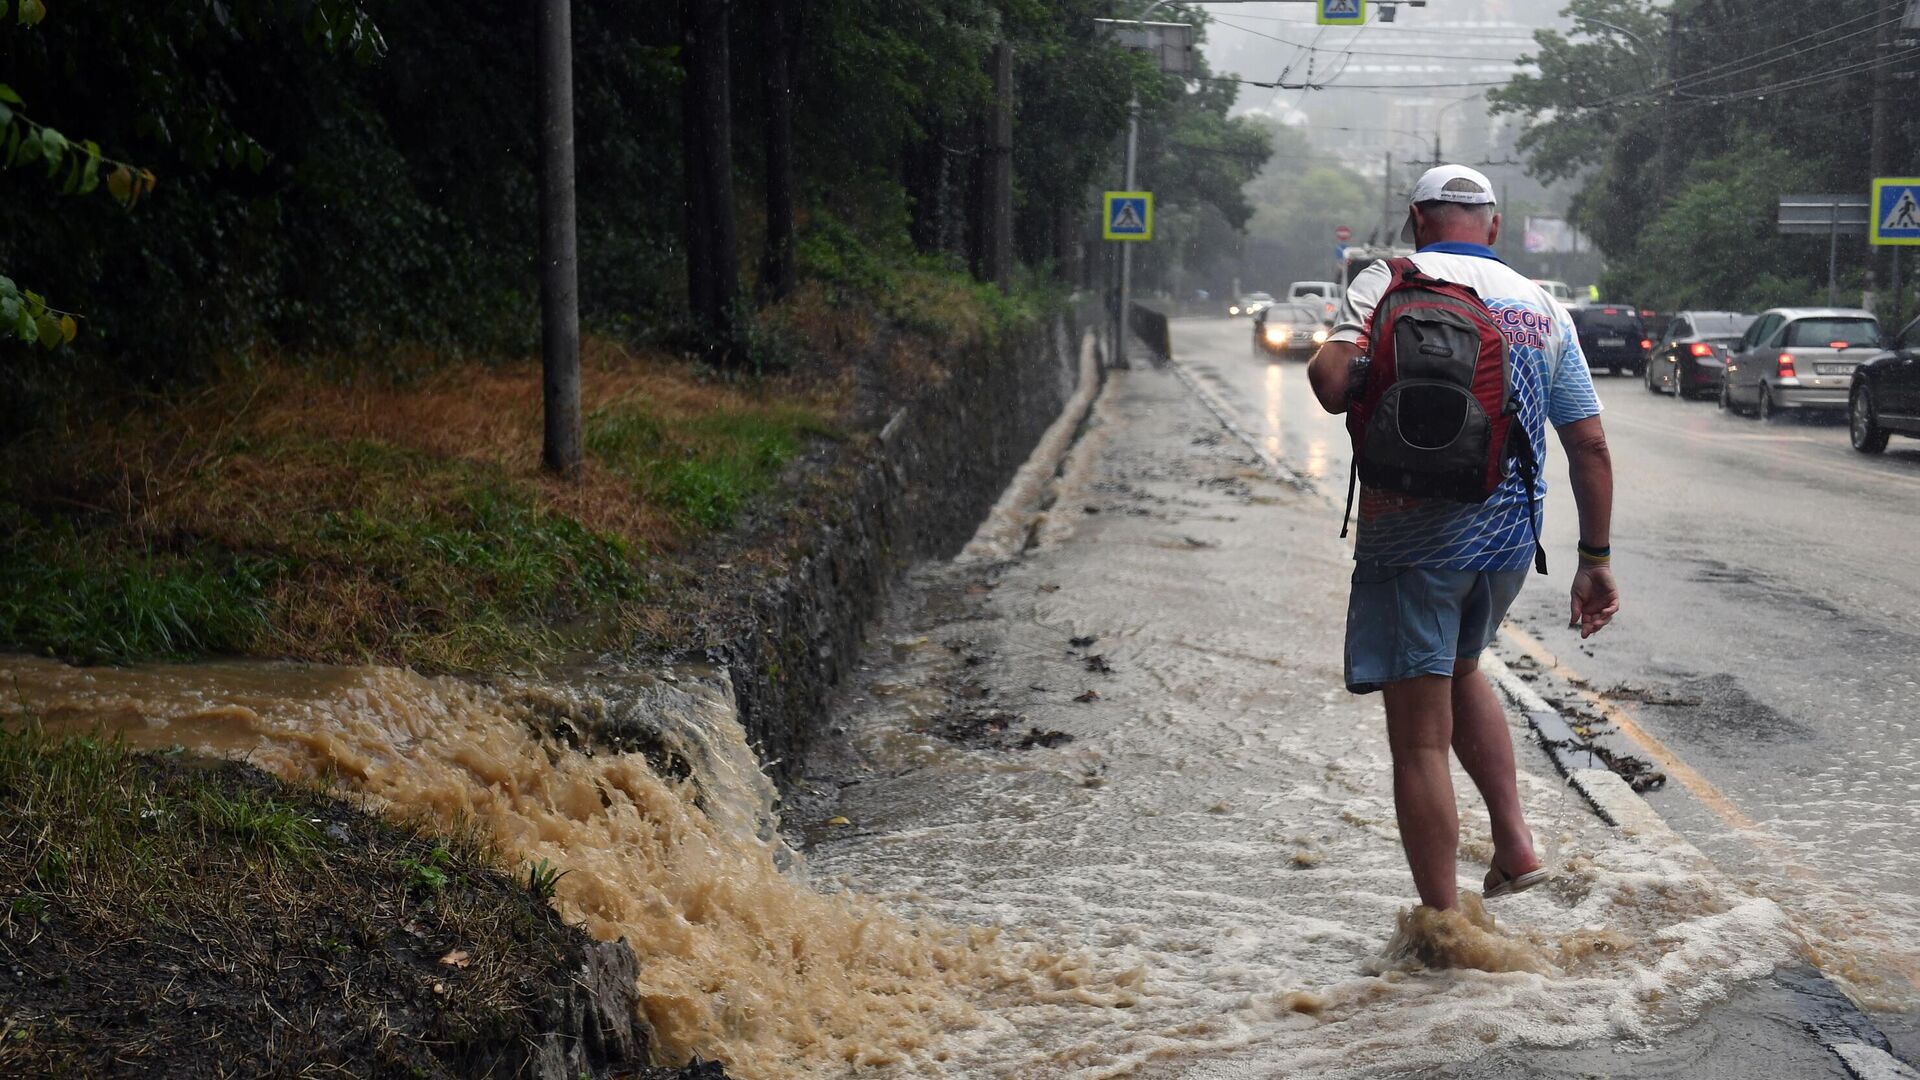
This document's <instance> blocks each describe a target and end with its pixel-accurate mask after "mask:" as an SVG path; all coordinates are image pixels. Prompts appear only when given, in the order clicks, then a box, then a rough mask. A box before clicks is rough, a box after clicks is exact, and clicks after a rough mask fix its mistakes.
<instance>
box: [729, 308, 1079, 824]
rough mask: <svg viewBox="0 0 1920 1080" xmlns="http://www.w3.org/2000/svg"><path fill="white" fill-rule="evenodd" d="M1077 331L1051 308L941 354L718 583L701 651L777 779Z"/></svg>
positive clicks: (966, 510) (965, 512)
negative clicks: (1003, 332) (1011, 329)
mask: <svg viewBox="0 0 1920 1080" xmlns="http://www.w3.org/2000/svg"><path fill="white" fill-rule="evenodd" d="M1078 341H1079V335H1078V331H1077V325H1076V320H1075V319H1073V318H1071V317H1066V316H1062V317H1060V318H1058V319H1055V320H1054V321H1053V322H1052V323H1051V324H1049V325H1048V326H1046V327H1044V328H1043V329H1041V330H1040V331H1038V332H1035V333H1031V334H1028V335H1024V336H1019V337H1015V338H1012V339H1009V340H1005V341H1001V342H998V343H996V344H995V345H993V346H990V347H986V348H974V349H970V350H967V351H966V352H964V353H961V354H959V355H956V356H952V357H949V358H947V369H946V372H945V377H944V378H943V379H941V380H937V381H930V382H929V383H928V384H927V385H925V386H924V387H923V388H922V389H921V391H920V393H918V395H917V396H915V397H913V398H912V399H911V400H909V401H907V402H906V404H904V405H901V406H899V407H897V408H896V409H895V410H894V411H893V412H892V413H891V414H890V415H889V418H888V420H887V421H886V423H885V424H884V425H883V426H882V427H881V428H880V430H879V431H878V433H877V434H875V435H874V436H873V437H872V438H871V441H870V444H869V446H868V447H866V448H865V450H864V452H861V453H859V454H857V455H849V456H852V457H854V460H853V461H851V462H850V463H848V464H846V465H845V466H843V467H842V468H843V470H844V471H846V472H849V473H850V474H851V475H850V476H847V477H845V478H844V480H843V481H842V482H840V483H838V484H837V490H838V492H839V493H838V494H837V495H835V496H834V497H832V498H831V499H830V500H829V502H828V505H826V506H825V507H824V508H821V509H820V511H819V512H818V515H817V517H816V518H815V519H814V520H813V521H812V522H810V523H809V524H808V526H807V527H806V528H805V529H804V530H803V531H802V532H801V535H800V536H799V537H798V538H796V539H794V540H793V541H791V543H790V544H789V546H788V554H787V558H786V559H784V560H783V565H782V566H780V567H779V568H777V569H775V570H774V571H772V572H768V573H765V574H762V575H761V576H760V577H758V578H757V579H752V578H750V579H749V580H747V581H744V582H740V583H738V584H737V585H735V586H730V589H731V590H732V595H731V596H728V597H726V598H723V601H722V603H721V605H720V610H719V611H718V612H717V613H716V615H715V617H716V618H717V619H718V621H719V622H720V623H721V625H720V626H719V627H718V628H717V630H718V633H710V634H709V635H708V640H709V641H715V642H717V643H716V644H712V645H710V646H709V647H708V648H707V649H706V650H705V654H706V656H705V658H706V659H707V660H709V661H711V662H715V663H717V664H720V665H723V666H724V667H725V668H726V669H727V672H728V675H729V676H730V678H731V680H732V684H733V688H734V692H735V694H736V695H737V699H738V702H739V708H740V718H741V723H742V725H743V727H744V728H745V730H746V733H747V739H748V742H749V743H750V744H751V745H752V746H753V747H754V748H755V750H756V751H757V752H758V753H759V755H760V758H761V761H762V762H763V763H764V766H765V767H766V769H767V771H768V772H769V774H771V775H772V776H773V777H774V778H775V780H776V781H777V782H779V783H780V784H781V785H782V786H783V787H786V786H788V785H790V783H791V781H792V780H793V779H794V776H795V770H796V769H797V767H798V762H799V759H800V756H801V754H802V753H803V752H804V751H805V749H806V745H807V743H808V741H809V737H810V736H811V734H812V733H813V729H814V728H815V727H816V726H817V725H818V724H820V723H822V722H823V720H824V717H825V716H826V715H827V710H826V703H827V700H828V695H829V693H830V692H831V690H832V688H833V687H834V686H835V685H836V684H837V683H838V682H839V681H840V679H841V677H842V676H843V675H844V674H845V673H846V672H847V671H848V670H849V669H850V668H851V666H852V665H853V664H854V662H855V661H856V660H857V659H858V656H859V652H860V647H861V644H862V640H863V638H864V635H865V633H866V629H867V627H868V625H869V624H870V622H871V621H872V619H873V617H874V616H875V615H877V614H878V612H879V611H880V609H881V606H882V605H883V604H884V603H885V601H886V598H887V596H888V595H889V593H890V592H891V589H892V586H893V584H894V582H895V580H896V579H897V578H898V577H899V575H900V573H901V572H902V571H903V570H904V569H906V568H907V567H908V566H910V565H911V564H912V563H914V562H917V561H919V560H922V559H929V558H948V557H951V556H953V555H954V554H956V553H958V551H959V550H960V548H961V546H962V545H963V544H964V543H965V542H966V541H967V539H968V538H969V537H971V536H972V535H973V533H974V530H975V527H976V525H977V524H978V523H979V521H980V520H981V518H982V517H983V516H985V515H986V514H987V512H988V510H989V508H991V507H992V506H993V505H994V502H995V500H996V498H998V497H999V496H1000V494H1001V492H1002V491H1003V490H1004V489H1005V488H1006V487H1007V485H1008V482H1009V481H1010V480H1011V479H1012V478H1013V477H1014V475H1015V473H1016V471H1017V470H1018V469H1019V468H1020V466H1021V465H1022V463H1023V462H1025V461H1026V460H1027V458H1028V454H1029V450H1030V449H1031V448H1032V447H1033V446H1034V445H1035V444H1036V443H1038V442H1039V441H1040V439H1041V437H1042V433H1043V432H1045V431H1046V430H1047V428H1048V426H1049V425H1050V424H1053V423H1054V422H1055V421H1056V419H1057V418H1058V417H1059V415H1060V412H1061V407H1062V404H1063V403H1064V402H1066V401H1067V399H1068V397H1069V395H1070V393H1071V392H1072V391H1073V390H1074V388H1075V387H1074V383H1075V382H1076V372H1075V366H1076V365H1075V363H1074V361H1075V359H1076V357H1075V353H1076V351H1077V350H1076V349H1075V346H1076V345H1077V344H1078ZM747 542H748V543H752V542H754V541H753V540H751V539H750V540H748V541H747ZM760 542H762V543H764V538H761V541H760Z"/></svg>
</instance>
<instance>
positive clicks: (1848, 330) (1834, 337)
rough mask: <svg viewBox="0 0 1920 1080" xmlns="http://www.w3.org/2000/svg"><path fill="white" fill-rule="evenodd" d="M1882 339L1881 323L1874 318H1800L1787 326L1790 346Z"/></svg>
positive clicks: (1869, 343)
mask: <svg viewBox="0 0 1920 1080" xmlns="http://www.w3.org/2000/svg"><path fill="white" fill-rule="evenodd" d="M1879 340H1880V324H1878V323H1876V322H1874V321H1873V320H1872V319H1800V320H1797V321H1796V322H1795V323H1794V324H1793V325H1792V326H1789V327H1787V345H1788V347H1793V346H1800V347H1802V348H1818V347H1820V346H1824V345H1831V344H1835V343H1839V342H1845V343H1846V344H1848V345H1872V344H1874V343H1876V342H1878V341H1879Z"/></svg>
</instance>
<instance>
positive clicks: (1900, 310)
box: [1889, 247, 1907, 330]
mask: <svg viewBox="0 0 1920 1080" xmlns="http://www.w3.org/2000/svg"><path fill="white" fill-rule="evenodd" d="M1889 277H1891V279H1892V280H1891V282H1890V284H1891V285H1892V286H1893V328H1894V329H1895V330H1899V329H1900V328H1901V327H1903V326H1905V325H1906V324H1907V298H1906V296H1905V294H1903V293H1902V292H1901V291H1900V249H1899V248H1898V247H1896V248H1894V249H1893V273H1892V274H1890V275H1889Z"/></svg>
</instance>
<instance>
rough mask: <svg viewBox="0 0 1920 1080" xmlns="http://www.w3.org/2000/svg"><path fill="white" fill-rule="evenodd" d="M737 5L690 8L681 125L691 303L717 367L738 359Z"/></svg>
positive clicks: (690, 4) (689, 0)
mask: <svg viewBox="0 0 1920 1080" xmlns="http://www.w3.org/2000/svg"><path fill="white" fill-rule="evenodd" d="M731 7H732V0H683V3H682V4H681V20H682V23H681V25H682V33H683V38H684V40H683V45H684V48H683V49H682V52H681V56H682V62H683V64H684V65H685V68H686V79H685V81H684V83H683V89H684V94H685V100H684V105H683V114H682V117H681V134H682V141H683V143H684V145H685V154H684V156H685V158H686V167H687V300H688V304H689V306H690V307H691V308H692V310H693V320H694V325H695V327H696V329H697V330H698V331H699V333H700V335H701V337H702V338H703V339H704V344H705V345H706V347H707V349H708V350H709V352H710V353H711V354H712V355H713V356H714V357H715V358H716V359H722V360H727V359H732V358H733V355H734V351H735V350H734V344H735V327H734V306H735V303H736V301H737V299H738V294H739V289H740V270H739V256H738V253H737V252H736V250H735V245H736V242H737V240H736V233H735V227H734V216H733V127H732V105H731V89H730V85H729V77H728V70H727V69H728V63H729V60H728V55H727V15H728V11H729V9H730V8H731Z"/></svg>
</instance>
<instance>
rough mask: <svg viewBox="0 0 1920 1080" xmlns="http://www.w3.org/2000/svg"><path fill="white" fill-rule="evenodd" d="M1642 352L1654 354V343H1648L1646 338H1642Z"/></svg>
mask: <svg viewBox="0 0 1920 1080" xmlns="http://www.w3.org/2000/svg"><path fill="white" fill-rule="evenodd" d="M1640 351H1641V352H1652V351H1653V342H1651V341H1648V340H1647V339H1646V338H1641V339H1640Z"/></svg>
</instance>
